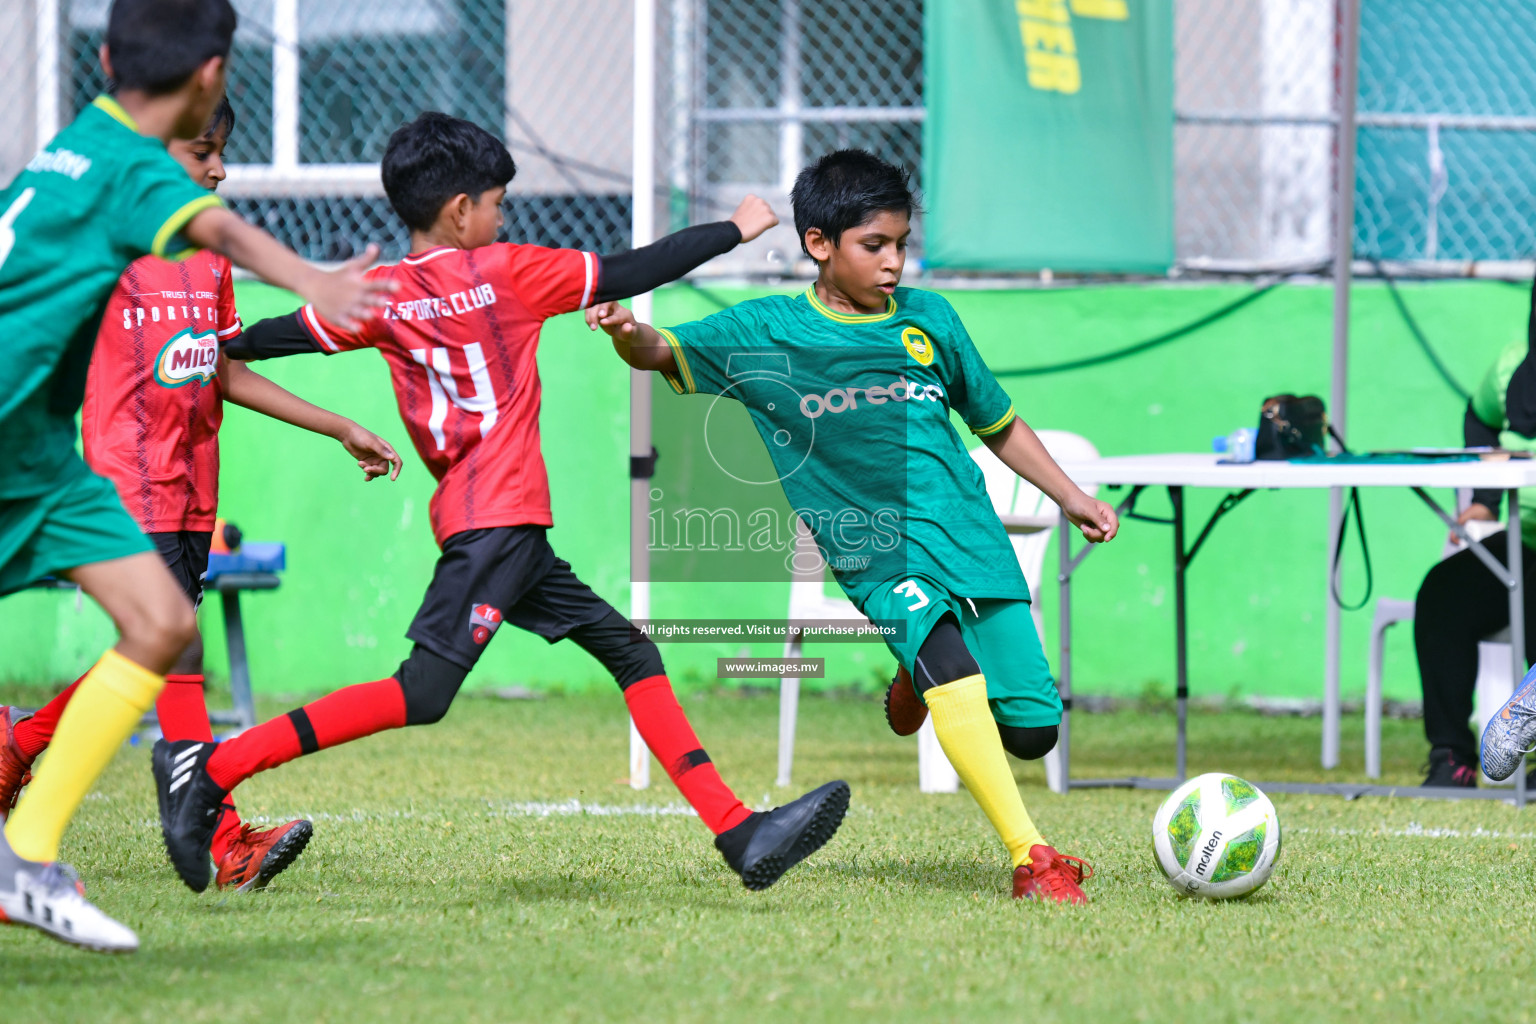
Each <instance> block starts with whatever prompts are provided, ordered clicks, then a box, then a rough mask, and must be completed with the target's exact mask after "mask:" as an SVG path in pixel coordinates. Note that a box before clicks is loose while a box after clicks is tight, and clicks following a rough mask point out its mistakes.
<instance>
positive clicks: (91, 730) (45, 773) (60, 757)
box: [5, 651, 165, 861]
mask: <svg viewBox="0 0 1536 1024" xmlns="http://www.w3.org/2000/svg"><path fill="white" fill-rule="evenodd" d="M164 685H165V679H164V677H162V676H160V675H159V674H158V673H155V672H151V671H150V670H149V669H147V668H145V667H144V666H143V665H139V664H137V663H135V662H132V661H129V660H128V659H127V658H125V657H123V656H122V655H121V654H118V653H117V652H116V651H108V652H107V653H106V654H103V655H102V656H101V660H100V661H98V662H97V663H96V667H95V668H93V669H91V670H90V671H89V672H87V673H86V674H85V678H83V679H82V680H80V684H79V686H80V688H79V689H78V690H77V691H76V692H75V694H74V697H73V699H72V700H70V701H69V703H68V706H67V707H66V708H65V709H64V714H63V716H62V717H61V718H60V719H59V726H58V730H57V732H55V733H54V736H53V742H52V743H51V744H50V746H51V747H52V748H53V751H52V753H51V755H50V756H49V757H47V758H46V759H45V760H44V761H43V763H42V767H41V768H39V769H38V771H37V774H36V776H35V777H34V778H33V779H32V785H30V786H28V787H27V791H26V794H25V795H23V796H22V798H21V803H19V804H18V805H17V807H16V810H15V812H14V813H13V814H12V815H11V817H10V820H9V821H7V822H6V825H5V838H6V841H7V842H9V843H10V846H11V849H12V850H14V851H15V852H16V855H17V856H18V857H22V858H24V859H26V860H33V861H50V860H57V859H58V856H59V840H60V839H62V838H63V836H64V829H65V827H66V826H68V825H69V819H70V818H72V817H74V814H75V811H76V809H78V808H79V806H80V801H82V800H84V799H85V794H86V793H87V792H89V791H90V788H91V786H93V785H94V784H95V782H96V779H97V778H98V777H99V776H100V775H101V773H102V770H103V769H105V768H106V767H107V762H108V761H111V760H112V756H113V755H114V754H116V753H117V750H118V748H119V747H121V746H122V745H123V741H124V740H126V739H127V738H128V735H129V734H130V733H132V732H133V730H134V727H135V726H137V725H138V724H139V719H140V718H142V717H143V716H144V713H145V712H146V711H148V710H149V709H150V708H152V707H154V704H155V696H156V695H157V694H158V693H159V692H160V688H161V687H162V686H164Z"/></svg>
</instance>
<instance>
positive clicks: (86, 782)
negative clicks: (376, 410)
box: [0, 0, 392, 952]
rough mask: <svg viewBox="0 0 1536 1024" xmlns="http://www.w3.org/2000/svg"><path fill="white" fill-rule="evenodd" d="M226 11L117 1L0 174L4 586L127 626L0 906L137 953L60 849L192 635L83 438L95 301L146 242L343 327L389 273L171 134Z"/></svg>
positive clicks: (104, 946) (2, 888) (199, 83)
mask: <svg viewBox="0 0 1536 1024" xmlns="http://www.w3.org/2000/svg"><path fill="white" fill-rule="evenodd" d="M236 20H237V19H236V15H235V11H234V8H233V7H231V6H230V4H229V2H228V0H115V2H114V3H113V5H112V9H111V11H110V12H109V14H108V15H107V32H106V42H105V44H104V45H103V47H102V51H101V60H102V69H103V70H104V71H105V72H106V74H107V78H108V79H109V80H110V81H112V82H113V84H114V88H115V92H114V93H113V94H112V95H110V96H98V97H97V98H96V99H95V100H94V101H92V102H91V103H90V105H89V106H87V107H86V108H85V109H84V110H82V111H81V113H80V115H79V116H78V117H76V118H75V120H74V121H73V122H72V123H71V124H70V125H69V126H68V127H67V128H65V129H64V130H63V131H61V132H60V133H59V134H58V135H57V136H55V137H54V138H53V140H52V141H50V142H49V143H48V144H47V145H46V146H44V147H43V148H42V150H41V151H40V152H38V153H37V155H36V156H34V157H33V158H32V160H31V162H29V163H28V164H27V166H26V168H25V169H23V170H22V172H21V173H20V174H18V175H17V176H16V178H15V180H13V181H12V182H11V183H10V184H9V185H8V186H7V187H6V188H5V189H4V190H3V191H0V595H4V594H10V593H14V592H15V591H18V590H21V589H23V588H25V587H27V586H29V585H31V584H32V583H33V582H35V581H37V580H39V579H41V578H43V577H45V576H54V575H57V576H65V577H68V578H69V579H72V580H73V581H74V582H76V583H78V584H79V585H80V588H81V589H82V590H83V591H85V593H87V594H89V595H90V597H91V598H92V599H93V600H95V601H96V602H97V603H98V604H100V605H101V607H102V608H103V609H104V610H105V611H106V612H107V614H108V615H110V616H111V617H112V621H113V622H114V624H115V625H116V626H117V629H118V634H119V638H120V639H119V641H118V643H117V645H116V646H115V647H114V648H113V649H112V650H110V651H108V652H107V653H106V654H104V655H103V656H102V658H101V660H100V661H99V662H97V664H96V666H95V667H94V668H92V669H91V670H90V671H89V672H88V673H86V675H85V677H84V679H82V680H81V682H80V687H79V689H78V690H77V691H76V692H75V694H74V696H73V699H72V700H71V701H70V702H69V706H68V707H67V708H66V709H65V712H64V714H63V716H62V717H61V719H60V721H59V726H58V729H57V731H56V732H55V734H54V737H53V741H52V744H51V753H50V754H49V756H48V758H47V759H46V761H45V762H44V763H43V764H41V765H40V767H39V769H38V771H37V772H36V773H35V774H36V777H35V778H34V779H33V781H32V784H31V785H30V786H29V787H28V789H27V792H26V794H25V795H24V796H23V797H22V799H21V801H20V802H19V803H18V804H17V806H16V810H15V811H14V812H12V814H11V815H10V817H9V818H8V819H7V820H6V822H5V827H4V830H3V833H0V921H3V922H6V923H10V924H17V925H26V926H29V927H32V928H36V929H38V930H40V931H43V932H45V933H46V934H48V935H50V936H52V937H54V938H56V939H59V940H61V941H63V942H68V943H71V944H74V945H77V946H81V947H83V948H87V949H94V950H98V951H104V952H129V951H132V950H134V949H137V948H138V937H137V936H136V935H134V933H133V932H132V930H130V929H129V928H127V927H125V926H124V925H122V924H120V923H118V922H117V921H114V920H112V919H111V918H109V917H107V916H106V915H105V914H103V913H102V912H101V911H100V910H98V909H97V908H96V907H95V906H94V905H92V904H91V903H90V902H89V901H88V900H86V899H85V897H84V895H82V892H81V888H80V886H79V884H78V882H77V880H76V878H75V875H74V872H73V871H72V870H71V869H70V868H69V867H68V866H67V865H65V864H61V863H59V862H58V860H57V858H58V853H59V843H60V840H61V839H62V837H63V834H64V829H65V827H66V826H67V825H68V824H69V820H70V818H71V817H73V816H74V813H75V811H76V810H77V809H78V808H79V806H80V802H81V801H82V800H83V799H84V798H85V794H86V793H87V792H88V791H89V790H90V788H91V786H92V785H93V784H94V783H95V781H96V779H97V777H98V776H99V775H100V774H101V772H102V770H103V769H104V768H105V767H106V765H107V762H108V761H110V760H111V759H112V756H113V755H114V754H115V753H116V752H117V750H118V748H120V747H121V746H122V743H123V741H124V740H125V739H126V738H127V737H128V734H129V733H130V732H132V731H133V728H134V727H135V726H136V725H137V724H138V722H139V719H140V717H141V716H142V715H143V714H144V713H145V712H146V711H148V710H149V709H150V708H152V707H154V704H155V698H156V697H157V696H158V695H159V693H160V691H161V689H163V688H164V686H165V675H166V673H167V672H168V671H170V669H171V668H172V667H174V665H175V664H176V659H177V658H179V657H180V656H181V654H182V652H183V651H184V650H185V649H186V647H187V644H188V643H190V642H191V641H192V639H193V638H194V637H195V636H196V633H197V619H196V616H195V614H194V612H193V609H192V602H191V601H189V600H188V599H187V596H186V594H185V593H184V592H183V590H182V588H181V586H180V585H178V584H177V582H176V579H175V577H174V576H172V575H171V573H170V571H169V570H167V569H166V567H165V563H164V561H162V559H161V558H160V556H159V555H158V554H156V553H155V551H154V547H153V545H152V544H151V543H150V541H149V540H148V539H147V538H146V537H145V536H144V535H143V533H141V532H140V530H139V528H138V525H137V524H136V523H135V522H134V521H133V518H132V517H131V516H129V514H128V513H127V512H126V511H125V510H124V508H123V503H122V501H121V500H120V499H119V497H118V495H117V492H116V490H115V489H114V488H113V486H112V484H111V482H110V481H108V480H106V479H105V478H104V477H101V476H98V475H96V474H95V473H93V472H92V471H91V470H90V468H89V467H88V466H87V465H86V464H85V462H84V461H83V460H82V459H81V458H80V456H79V454H77V452H76V450H75V442H76V438H77V436H78V433H77V428H76V425H75V414H76V412H77V411H78V410H79V408H80V404H81V400H82V398H83V396H84V392H85V380H86V374H87V371H88V369H89V366H90V362H91V353H92V349H93V347H94V345H95V341H96V335H97V331H98V330H99V328H100V326H101V318H102V314H103V312H104V310H105V306H106V302H107V300H108V298H109V296H110V295H111V294H112V290H113V289H114V288H115V287H116V286H117V283H118V280H119V278H121V277H122V274H123V271H124V270H126V269H127V268H128V266H129V265H130V264H131V263H133V262H134V261H135V260H137V259H138V258H139V257H141V256H146V255H154V256H161V257H167V258H172V259H175V258H185V257H187V256H189V255H191V254H192V253H193V252H195V251H196V250H198V249H212V250H214V251H216V252H220V253H223V254H224V255H225V256H228V257H229V258H230V259H231V260H232V261H233V262H234V263H235V264H236V265H238V266H243V267H246V268H247V269H250V270H252V271H254V272H256V273H257V274H258V275H260V276H261V277H263V278H265V279H266V280H268V281H270V282H271V283H273V284H276V285H278V286H280V287H284V288H288V289H290V290H293V291H296V292H298V293H299V294H300V295H303V296H305V297H306V298H307V299H308V300H309V301H310V302H312V303H313V304H314V305H315V307H316V308H317V309H322V310H324V311H325V315H326V316H328V317H334V318H336V319H338V320H339V321H340V322H342V323H345V324H347V325H349V326H356V325H357V324H358V323H360V322H362V321H364V320H367V319H371V318H372V316H373V315H374V310H375V309H376V308H377V307H378V306H379V305H380V304H381V303H382V302H383V301H384V299H385V296H386V295H387V294H388V293H389V291H390V290H391V288H392V286H391V285H390V284H389V282H386V281H370V280H369V279H367V278H366V277H365V275H364V269H365V267H366V266H367V265H368V264H369V263H371V262H372V261H373V258H374V254H375V252H376V250H372V249H370V251H369V252H367V253H365V254H364V255H363V256H361V257H359V258H358V259H356V260H353V261H350V262H349V263H347V264H345V265H343V266H342V267H341V268H339V269H338V270H335V271H331V272H325V271H321V270H319V269H318V268H316V267H312V266H310V265H309V264H307V263H305V262H304V261H303V260H302V259H300V258H299V257H298V256H297V255H296V254H294V253H293V252H292V251H291V250H289V249H288V248H286V247H285V246H283V245H282V244H281V243H279V242H278V241H277V240H276V239H274V238H272V236H270V235H268V234H267V233H266V232H264V231H262V230H260V229H259V228H256V227H253V226H251V225H249V224H247V223H246V222H245V221H243V220H241V219H240V218H239V217H237V216H235V215H234V214H232V213H230V212H229V211H228V210H226V209H224V208H223V204H222V203H221V202H220V201H219V199H218V197H217V196H215V195H212V194H210V193H209V192H208V191H207V190H206V189H204V188H203V187H201V186H200V185H199V184H197V183H196V182H194V181H192V180H191V179H189V178H188V176H187V173H186V171H185V170H184V169H183V168H182V167H181V166H180V165H179V164H177V163H176V161H175V160H173V159H172V158H171V156H170V155H169V154H168V153H167V152H166V149H165V147H166V144H167V143H168V142H169V141H170V140H171V139H195V138H197V137H198V136H199V135H201V134H202V133H203V131H204V130H205V129H206V128H207V126H208V122H209V120H210V119H211V118H212V116H213V113H214V110H215V109H216V108H217V107H218V104H219V101H220V100H221V99H223V97H224V81H225V73H226V67H225V65H226V62H227V60H228V57H229V51H230V46H231V44H232V42H233V39H234V33H235V23H236Z"/></svg>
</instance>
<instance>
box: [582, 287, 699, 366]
mask: <svg viewBox="0 0 1536 1024" xmlns="http://www.w3.org/2000/svg"><path fill="white" fill-rule="evenodd" d="M587 327H588V328H589V329H590V330H594V331H595V330H597V329H598V328H599V327H601V328H602V329H603V330H604V331H605V332H606V333H607V335H608V337H610V338H612V339H613V350H614V351H615V352H617V353H618V354H619V358H620V359H622V360H624V361H625V362H626V363H628V364H629V365H630V366H633V367H634V368H635V369H637V370H660V371H661V372H663V373H676V372H677V359H676V357H674V356H673V354H672V347H671V346H670V345H668V344H667V341H666V339H665V338H663V337H662V336H661V334H660V332H658V331H657V330H656V328H654V327H652V326H651V325H650V324H642V323H640V322H638V321H637V320H636V319H635V314H633V313H631V312H630V311H629V310H628V309H626V308H624V307H623V306H621V305H619V304H618V303H617V302H600V303H598V304H597V305H595V306H593V307H591V308H590V309H588V310H587Z"/></svg>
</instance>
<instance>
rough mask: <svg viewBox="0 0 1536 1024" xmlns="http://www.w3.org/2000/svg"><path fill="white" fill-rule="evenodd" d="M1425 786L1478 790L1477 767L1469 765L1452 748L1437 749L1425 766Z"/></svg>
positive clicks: (1431, 752)
mask: <svg viewBox="0 0 1536 1024" xmlns="http://www.w3.org/2000/svg"><path fill="white" fill-rule="evenodd" d="M1424 785H1425V786H1445V787H1453V788H1459V789H1476V788H1477V765H1475V764H1467V763H1466V762H1465V761H1463V760H1462V759H1461V758H1460V757H1458V756H1457V755H1456V752H1455V751H1453V750H1452V749H1451V748H1450V747H1435V748H1434V749H1433V750H1431V751H1430V752H1429V763H1428V764H1426V765H1425V766H1424Z"/></svg>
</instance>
